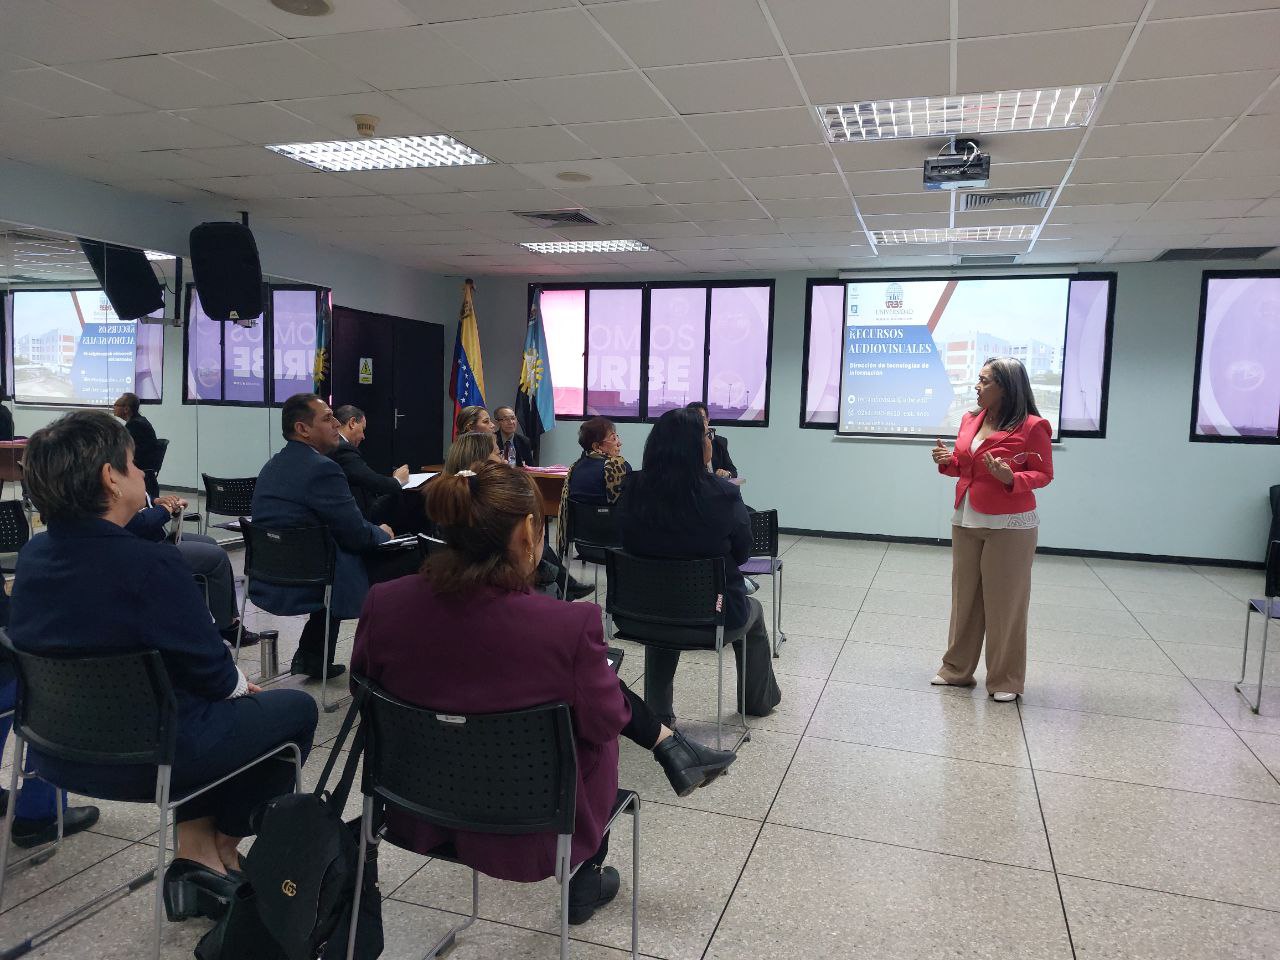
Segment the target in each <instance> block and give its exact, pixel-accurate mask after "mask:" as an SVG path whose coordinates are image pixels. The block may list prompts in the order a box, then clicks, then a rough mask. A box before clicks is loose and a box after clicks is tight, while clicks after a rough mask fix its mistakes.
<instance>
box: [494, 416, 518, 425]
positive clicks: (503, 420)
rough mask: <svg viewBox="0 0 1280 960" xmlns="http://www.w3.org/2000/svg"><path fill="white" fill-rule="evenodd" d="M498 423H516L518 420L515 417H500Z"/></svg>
mask: <svg viewBox="0 0 1280 960" xmlns="http://www.w3.org/2000/svg"><path fill="white" fill-rule="evenodd" d="M498 422H499V423H515V422H516V418H515V417H514V416H510V417H499V418H498Z"/></svg>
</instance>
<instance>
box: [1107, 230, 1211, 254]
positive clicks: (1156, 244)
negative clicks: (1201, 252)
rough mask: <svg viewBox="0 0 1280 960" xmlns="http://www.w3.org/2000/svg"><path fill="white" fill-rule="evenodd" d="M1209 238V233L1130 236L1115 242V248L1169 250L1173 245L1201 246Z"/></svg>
mask: <svg viewBox="0 0 1280 960" xmlns="http://www.w3.org/2000/svg"><path fill="white" fill-rule="evenodd" d="M1208 239H1209V234H1207V233H1170V234H1160V235H1158V236H1154V237H1153V236H1148V235H1139V236H1128V237H1121V238H1120V239H1119V240H1117V241H1116V242H1115V245H1114V246H1113V247H1112V249H1113V250H1157V251H1159V250H1168V249H1170V248H1171V247H1199V246H1202V245H1204V244H1205V242H1206V241H1207V240H1208Z"/></svg>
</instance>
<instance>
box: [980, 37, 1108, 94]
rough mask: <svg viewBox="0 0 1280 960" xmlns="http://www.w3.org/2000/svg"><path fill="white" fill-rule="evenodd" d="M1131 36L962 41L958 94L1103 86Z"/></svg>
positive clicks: (994, 38)
mask: <svg viewBox="0 0 1280 960" xmlns="http://www.w3.org/2000/svg"><path fill="white" fill-rule="evenodd" d="M1130 33H1132V30H1131V29H1130V28H1129V27H1128V26H1123V25H1121V26H1111V27H1088V28H1085V29H1080V30H1067V31H1055V32H1053V33H1039V34H1023V35H1020V36H1015V37H989V38H984V39H980V40H961V41H960V45H959V49H958V52H957V54H956V56H957V62H958V73H957V80H956V83H957V86H956V91H957V92H958V93H980V92H983V91H994V90H1025V89H1034V88H1036V87H1057V86H1069V85H1071V84H1077V83H1106V82H1107V81H1108V80H1110V79H1111V74H1112V73H1113V72H1114V71H1115V68H1116V64H1117V63H1119V62H1120V54H1121V53H1123V52H1124V47H1125V44H1126V43H1127V42H1128V40H1129V35H1130Z"/></svg>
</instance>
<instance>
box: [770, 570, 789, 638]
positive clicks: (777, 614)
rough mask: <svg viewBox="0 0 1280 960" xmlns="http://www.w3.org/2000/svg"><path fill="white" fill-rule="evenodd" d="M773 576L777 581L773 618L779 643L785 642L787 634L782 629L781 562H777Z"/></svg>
mask: <svg viewBox="0 0 1280 960" xmlns="http://www.w3.org/2000/svg"><path fill="white" fill-rule="evenodd" d="M774 578H775V579H776V580H777V582H778V602H777V603H775V604H774V605H773V606H774V611H775V613H774V619H775V622H776V623H777V630H778V644H779V645H781V644H784V643H786V642H787V635H786V634H785V633H784V632H783V630H782V564H778V569H777V572H775V573H774Z"/></svg>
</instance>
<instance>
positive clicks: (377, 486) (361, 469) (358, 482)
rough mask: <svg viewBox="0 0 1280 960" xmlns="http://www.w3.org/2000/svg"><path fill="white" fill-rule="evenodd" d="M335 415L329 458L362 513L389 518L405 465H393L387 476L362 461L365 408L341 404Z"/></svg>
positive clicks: (406, 473)
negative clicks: (334, 443)
mask: <svg viewBox="0 0 1280 960" xmlns="http://www.w3.org/2000/svg"><path fill="white" fill-rule="evenodd" d="M334 416H336V417H337V418H338V449H336V450H334V451H333V452H332V453H330V454H329V459H330V460H332V461H333V462H334V463H336V464H337V465H338V466H340V467H341V468H342V472H343V473H344V474H346V477H347V485H348V486H350V487H351V496H353V497H354V498H355V501H356V506H358V507H359V508H360V513H361V515H362V516H363V517H364V518H365V519H366V520H372V521H373V522H374V523H381V522H383V521H384V520H385V521H390V519H391V518H392V517H393V516H394V515H395V508H396V504H395V502H394V498H396V497H398V496H399V495H400V489H401V487H403V486H404V485H405V483H406V482H407V481H408V479H409V466H408V464H401V465H400V466H399V467H396V469H395V470H394V471H392V473H391V476H389V477H384V476H383V475H382V474H380V473H377V472H376V471H375V470H374V469H373V468H372V467H370V466H369V464H367V463H365V459H364V457H363V456H362V455H361V453H360V444H361V443H363V442H364V432H365V427H366V426H368V420H367V419H366V418H365V415H364V411H363V410H361V409H360V408H359V407H355V406H352V405H351V404H349V403H344V404H343V405H342V406H340V407H338V409H337V410H335V411H334Z"/></svg>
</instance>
